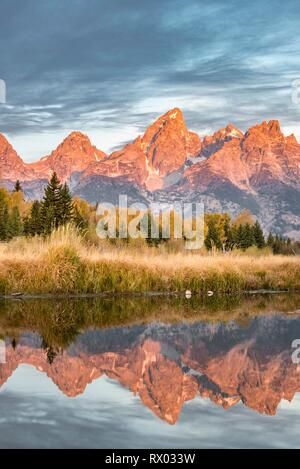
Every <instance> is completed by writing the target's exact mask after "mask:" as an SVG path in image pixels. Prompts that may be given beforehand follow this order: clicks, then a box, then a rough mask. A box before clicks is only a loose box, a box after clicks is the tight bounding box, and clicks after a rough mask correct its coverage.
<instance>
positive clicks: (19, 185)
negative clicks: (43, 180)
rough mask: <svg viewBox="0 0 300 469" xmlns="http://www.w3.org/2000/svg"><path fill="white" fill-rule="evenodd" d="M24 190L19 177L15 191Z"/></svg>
mask: <svg viewBox="0 0 300 469" xmlns="http://www.w3.org/2000/svg"><path fill="white" fill-rule="evenodd" d="M21 191H22V186H21V183H20V181H19V179H18V180H17V182H16V184H15V187H14V190H13V192H21Z"/></svg>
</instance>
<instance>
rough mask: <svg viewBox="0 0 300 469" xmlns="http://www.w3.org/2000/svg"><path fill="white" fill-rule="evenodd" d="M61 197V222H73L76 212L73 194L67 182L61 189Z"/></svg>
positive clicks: (63, 223)
mask: <svg viewBox="0 0 300 469" xmlns="http://www.w3.org/2000/svg"><path fill="white" fill-rule="evenodd" d="M59 198H60V201H59V213H58V218H59V224H60V225H66V224H67V223H70V222H71V220H72V218H73V214H74V205H73V200H72V195H71V192H70V189H69V187H68V185H67V184H66V183H65V184H64V185H63V186H62V187H61V189H60V194H59Z"/></svg>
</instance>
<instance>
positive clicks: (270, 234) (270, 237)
mask: <svg viewBox="0 0 300 469" xmlns="http://www.w3.org/2000/svg"><path fill="white" fill-rule="evenodd" d="M274 241H275V239H274V236H273V233H272V232H270V233H269V236H268V240H267V245H268V246H269V247H270V248H272V249H273V245H274Z"/></svg>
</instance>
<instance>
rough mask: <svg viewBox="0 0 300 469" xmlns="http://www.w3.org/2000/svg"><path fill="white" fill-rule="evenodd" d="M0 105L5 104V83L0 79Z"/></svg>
mask: <svg viewBox="0 0 300 469" xmlns="http://www.w3.org/2000/svg"><path fill="white" fill-rule="evenodd" d="M0 104H6V83H5V81H4V80H1V79H0Z"/></svg>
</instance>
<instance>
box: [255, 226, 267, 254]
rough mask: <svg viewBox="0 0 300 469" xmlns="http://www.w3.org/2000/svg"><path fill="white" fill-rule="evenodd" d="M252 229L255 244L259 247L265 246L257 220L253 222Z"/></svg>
mask: <svg viewBox="0 0 300 469" xmlns="http://www.w3.org/2000/svg"><path fill="white" fill-rule="evenodd" d="M252 231H253V236H254V242H255V245H256V246H257V247H258V248H260V249H262V248H263V247H265V245H266V241H265V237H264V233H263V230H262V229H261V226H260V224H259V222H258V221H256V222H255V223H254V225H253V228H252Z"/></svg>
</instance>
